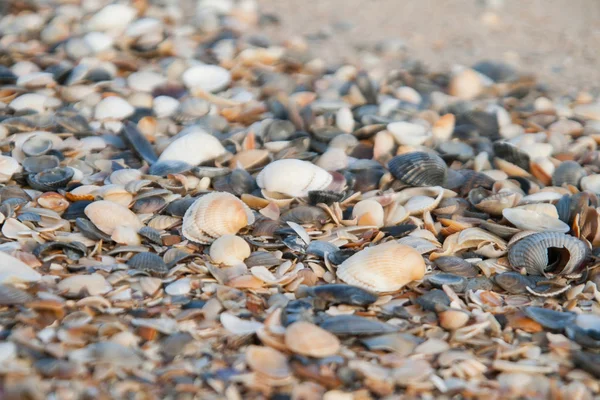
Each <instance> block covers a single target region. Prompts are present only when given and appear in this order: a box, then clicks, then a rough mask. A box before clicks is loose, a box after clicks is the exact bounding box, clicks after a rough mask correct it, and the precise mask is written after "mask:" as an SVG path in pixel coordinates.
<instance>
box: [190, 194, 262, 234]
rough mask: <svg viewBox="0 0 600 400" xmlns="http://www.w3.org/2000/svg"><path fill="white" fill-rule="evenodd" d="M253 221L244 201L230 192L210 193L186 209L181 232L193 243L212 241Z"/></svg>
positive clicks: (252, 215)
mask: <svg viewBox="0 0 600 400" xmlns="http://www.w3.org/2000/svg"><path fill="white" fill-rule="evenodd" d="M253 223H254V214H253V213H252V211H251V210H250V208H248V206H247V205H246V204H244V202H242V201H241V200H240V199H238V198H237V197H235V196H234V195H232V194H230V193H226V192H212V193H209V194H207V195H204V196H202V197H200V198H199V199H198V200H196V201H195V202H194V203H193V204H192V205H191V206H190V207H189V208H188V209H187V210H186V212H185V214H184V216H183V226H182V234H183V236H184V237H185V238H186V239H189V240H191V241H193V242H198V243H212V242H213V241H214V240H215V239H217V238H219V237H221V236H223V235H230V234H236V233H237V232H238V231H239V230H240V229H242V228H244V227H245V226H247V225H252V224H253Z"/></svg>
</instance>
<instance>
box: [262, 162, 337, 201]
mask: <svg viewBox="0 0 600 400" xmlns="http://www.w3.org/2000/svg"><path fill="white" fill-rule="evenodd" d="M332 181H333V177H332V176H331V174H330V173H329V172H327V171H325V170H324V169H323V168H320V167H317V166H316V165H314V164H312V163H310V162H308V161H302V160H296V159H285V160H277V161H274V162H272V163H270V164H269V165H267V166H266V167H265V168H264V169H263V170H262V171H260V173H259V174H258V176H257V177H256V183H257V184H258V186H259V187H260V188H261V189H265V190H266V191H268V192H278V193H283V194H285V195H287V196H292V197H304V196H307V195H308V192H309V191H311V190H323V189H325V188H327V187H328V186H329V184H330V183H331V182H332Z"/></svg>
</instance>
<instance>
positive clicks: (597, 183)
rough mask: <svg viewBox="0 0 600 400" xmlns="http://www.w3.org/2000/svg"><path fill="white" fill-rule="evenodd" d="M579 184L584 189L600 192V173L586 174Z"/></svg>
mask: <svg viewBox="0 0 600 400" xmlns="http://www.w3.org/2000/svg"><path fill="white" fill-rule="evenodd" d="M579 184H580V185H581V189H582V190H588V191H590V192H594V193H600V174H595V175H588V176H584V177H583V178H581V181H580V182H579Z"/></svg>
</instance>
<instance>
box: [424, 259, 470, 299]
mask: <svg viewBox="0 0 600 400" xmlns="http://www.w3.org/2000/svg"><path fill="white" fill-rule="evenodd" d="M436 261H437V260H436ZM427 281H428V282H429V283H431V285H432V286H434V287H436V288H438V289H441V288H442V286H443V285H446V286H448V287H450V288H451V289H452V290H454V291H455V292H457V293H462V292H464V290H465V289H466V287H467V280H466V279H465V278H464V277H462V276H460V275H454V274H448V273H441V274H435V275H430V276H429V277H428V278H427Z"/></svg>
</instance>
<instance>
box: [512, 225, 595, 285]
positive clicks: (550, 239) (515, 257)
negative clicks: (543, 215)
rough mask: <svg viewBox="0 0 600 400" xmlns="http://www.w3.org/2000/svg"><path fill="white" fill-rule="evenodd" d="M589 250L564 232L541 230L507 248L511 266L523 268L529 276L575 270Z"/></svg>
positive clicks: (567, 272) (578, 268) (567, 273)
mask: <svg viewBox="0 0 600 400" xmlns="http://www.w3.org/2000/svg"><path fill="white" fill-rule="evenodd" d="M589 253H590V250H589V248H588V246H587V245H586V244H585V243H584V242H582V241H581V240H579V239H577V238H575V237H573V236H570V235H565V234H563V233H557V232H540V233H534V234H532V235H529V236H526V237H525V238H523V239H521V240H519V241H518V242H517V243H515V244H514V245H513V246H512V247H510V249H509V251H508V261H510V264H511V265H512V267H513V268H516V269H519V268H525V270H526V271H527V273H528V274H530V275H544V276H545V277H547V278H551V277H554V276H557V275H570V274H573V273H577V272H579V270H580V267H581V266H582V265H583V263H584V262H585V261H586V259H587V258H588V256H589Z"/></svg>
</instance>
